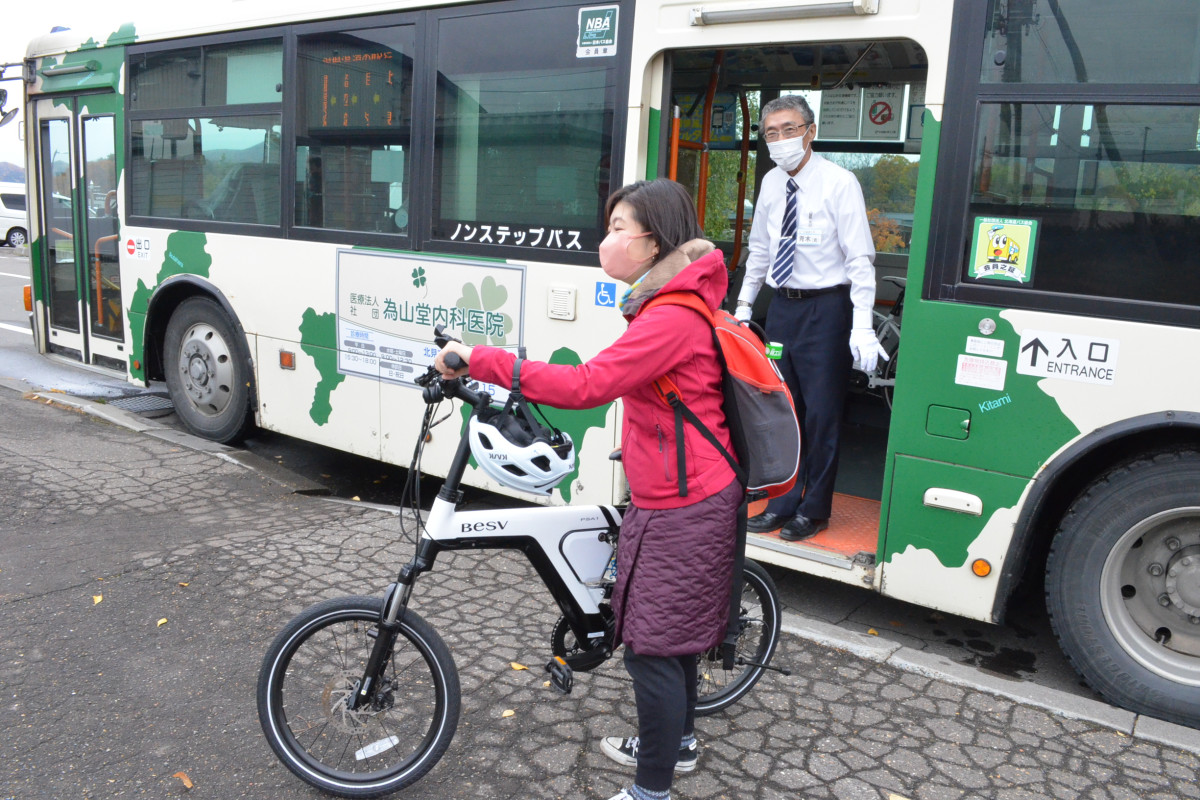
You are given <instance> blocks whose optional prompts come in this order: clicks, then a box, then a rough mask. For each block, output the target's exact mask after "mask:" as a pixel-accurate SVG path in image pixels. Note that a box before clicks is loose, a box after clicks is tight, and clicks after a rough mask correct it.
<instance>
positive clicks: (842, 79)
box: [661, 39, 928, 552]
mask: <svg viewBox="0 0 1200 800" xmlns="http://www.w3.org/2000/svg"><path fill="white" fill-rule="evenodd" d="M666 63H667V69H668V71H669V74H668V76H667V92H668V94H667V97H668V109H667V110H665V111H664V114H663V117H664V120H663V125H664V130H663V135H662V137H661V141H664V142H667V144H666V145H664V153H663V155H664V156H665V157H666V159H667V163H668V169H664V170H663V172H664V173H668V174H669V168H670V167H671V164H670V162H671V160H672V153H673V152H675V153H677V155H675V156H674V159H675V161H676V163H675V164H674V170H675V175H676V179H677V180H679V181H680V182H681V183H683V184H684V185H685V186H688V187H689V188H690V189H691V191H692V193H693V196H695V197H696V198H697V201H698V204H699V203H700V200H701V196H703V208H702V210H701V215H702V217H703V221H704V229H705V234H706V235H707V236H708V237H709V238H710V239H712V240H713V241H714V242H715V243H716V244H717V245H718V247H720V248H721V249H722V250H723V251H724V252H725V254H726V257H727V258H732V257H733V254H734V253H735V252H736V253H737V254H738V255H737V262H738V263H737V264H736V269H734V270H733V272H732V273H731V275H730V297H735V296H736V293H737V291H738V289H739V287H740V285H741V278H742V274H743V272H744V265H745V260H746V256H747V252H748V251H747V241H748V237H749V232H750V228H751V226H752V225H753V209H754V205H755V202H756V200H757V193H758V187H759V185H760V184H761V182H762V179H763V177H764V176H765V175H766V173H767V172H768V171H769V170H770V169H771V168H772V167H773V164H772V163H771V161H770V159H769V157H768V156H767V152H766V145H765V144H764V143H762V142H760V141H759V139H758V135H757V124H758V114H759V109H760V108H761V107H762V105H763V104H764V103H766V102H768V101H770V100H772V99H774V98H775V97H778V96H779V95H781V94H802V95H803V96H805V98H806V99H807V100H808V102H809V104H810V105H811V106H812V108H813V111H814V113H815V114H816V121H817V138H816V141H815V143H814V145H813V149H814V150H815V151H817V152H820V153H821V154H822V155H823V156H824V157H825V158H828V159H830V160H831V161H834V162H835V163H837V164H839V165H841V166H843V167H846V168H847V169H850V170H851V171H852V172H854V173H855V175H856V176H857V177H858V179H859V183H860V184H861V185H862V188H863V193H864V200H865V202H866V206H867V210H868V215H869V219H870V221H871V227H872V235H873V238H874V240H875V245H876V252H877V255H876V260H875V266H876V273H877V287H876V298H877V305H876V311H877V312H878V315H877V317H876V319H877V320H879V319H881V318H883V317H886V316H887V315H888V314H889V311H890V310H891V309H892V306H893V303H894V302H895V301H896V299H897V296H898V293H899V291H900V288H899V284H898V283H897V282H895V281H891V280H887V279H886V278H888V277H894V278H901V279H902V278H904V277H905V276H906V274H907V271H908V249H909V240H910V237H911V234H912V220H913V204H914V202H915V197H916V180H917V171H918V168H919V150H920V145H921V142H920V124H919V123H920V116H919V115H920V107H921V106H922V105H923V103H924V93H925V81H926V75H927V72H928V59H927V57H926V54H925V51H924V49H923V48H922V47H921V46H920V45H919V44H917V43H916V42H914V41H911V40H907V39H901V40H890V41H853V42H807V43H806V42H800V43H792V44H764V45H758V46H738V47H730V48H724V49H721V50H713V49H707V50H680V51H674V52H672V53H670V54H669V56H668V58H667V62H666ZM888 90H890V91H892V92H893V95H892V96H894V97H897V98H898V99H899V102H898V103H894V104H893V105H898V106H899V107H898V108H895V109H894V111H893V112H892V113H894V114H895V115H896V116H897V117H899V118H898V119H895V120H894V121H893V122H892V124H891V125H889V126H879V127H874V128H872V127H870V122H869V120H870V119H871V118H870V117H869V115H868V112H869V110H870V109H869V108H868V107H867V104H868V103H872V102H873V99H874V98H875V97H876V96H884V95H883V92H886V91H888ZM710 93H711V96H712V100H711V109H710V110H709V111H708V114H709V115H710V117H709V119H710V123H709V135H708V137H707V141H706V142H702V141H701V140H702V137H701V129H702V127H703V123H704V119H705V111H706V108H705V106H706V98H707V96H708V95H709V94H710ZM742 95H744V96H745V110H744V111H743V103H742V99H743V98H742ZM671 107H674V108H677V109H678V114H679V116H680V119H681V122H680V134H679V139H680V144H679V146H678V148H677V149H674V148H672V146H671V144H670V140H671V116H672V113H671V110H672V109H671ZM822 112H824V119H822ZM914 114H915V115H916V117H915V119H911V120H910V117H911V116H913V115H914ZM744 117H748V121H749V124H750V126H751V128H750V135H749V136H748V137H746V138H747V143H746V147H747V150H748V152H747V154H746V156H747V157H746V165H747V166H746V176H745V180H746V186H745V189H744V201H743V203H742V204H741V217H742V219H741V225H742V230H741V235H740V236H738V223H739V220H738V217H739V214H738V211H739V209H738V202H737V201H738V196H739V192H738V185H737V184H738V177H739V173H740V171H741V163H742V152H741V150H742V146H743V126H744V125H745V119H744ZM885 127H886V130H885ZM702 148H703V149H702ZM705 151H706V152H707V162H708V163H707V164H706V165H705V172H706V173H707V183H706V186H705V187H704V192H703V193H702V192H701V191H700V185H699V183H700V175H701V169H702V168H701V154H702V152H705ZM766 295H768V293H766V292H760V301H759V302H758V303H756V304H755V312H754V316H755V318H756V319H760V320H761V319H762V318H764V317H765V305H766V304H765V302H763V301H764V300H765V299H766V297H765V296H766ZM897 322H898V320H897ZM864 377H865V376H863V375H862V374H861V373H859V374H858V375H857V376H856V378H857V379H858V380H857V381H856V382H855V383H854V384H852V390H851V391H850V392H849V393H848V394H847V401H846V413H845V420H844V423H843V432H842V439H841V455H840V466H839V470H838V479H837V491H838V494H839V495H841V496H842V498H841V499H842V500H843V502H845V503H848V504H849V505H854V503H852V502H850V501H861V500H863V499H865V500H868V501H871V506H873V509H874V514H873V516H872V515H871V507H870V506H869V507H867V509H866V511H867V516H868V517H871V519H870V521H869V523H866V524H864V527H867V528H869V530H870V536H871V537H873V536H874V534H875V532H876V531H877V525H878V506H877V502H878V500H879V499H880V496H881V492H882V484H883V471H884V461H885V455H886V449H887V436H888V427H889V423H890V417H891V414H890V404H889V403H888V402H887V399H886V398H885V397H884V394H883V390H880V389H878V388H876V389H869V388H867V389H864V388H863V387H862V386H861V384H862V378H864ZM835 502H836V501H835ZM839 515H840V513H839V512H838V511H837V510H836V508H835V517H837V516H839ZM838 527H839V526H838V525H837V524H836V519H835V522H834V525H833V527H831V529H830V530H829V531H827V532H826V534H834V535H836V534H837V531H838ZM826 534H822V538H824V537H825V535H826ZM865 540H866V537H865V536H864V537H863V541H865ZM871 541H872V544H871V546H870V547H869V548H868V549H869V550H870V551H872V552H873V551H874V544H873V538H872V539H871Z"/></svg>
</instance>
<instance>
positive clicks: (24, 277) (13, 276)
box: [0, 272, 29, 281]
mask: <svg viewBox="0 0 1200 800" xmlns="http://www.w3.org/2000/svg"><path fill="white" fill-rule="evenodd" d="M0 275H3V276H4V277H5V278H20V279H21V280H24V281H27V280H29V276H28V275H17V274H15V273H12V272H0Z"/></svg>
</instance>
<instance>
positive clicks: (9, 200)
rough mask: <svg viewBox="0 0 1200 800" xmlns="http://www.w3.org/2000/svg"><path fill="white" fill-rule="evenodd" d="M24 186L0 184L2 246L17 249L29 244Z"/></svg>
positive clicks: (21, 184) (20, 184)
mask: <svg viewBox="0 0 1200 800" xmlns="http://www.w3.org/2000/svg"><path fill="white" fill-rule="evenodd" d="M27 208H28V203H27V202H26V201H25V184H23V183H0V232H2V233H3V234H4V244H7V245H9V246H10V247H19V246H20V245H23V244H28V243H29V212H28V211H27Z"/></svg>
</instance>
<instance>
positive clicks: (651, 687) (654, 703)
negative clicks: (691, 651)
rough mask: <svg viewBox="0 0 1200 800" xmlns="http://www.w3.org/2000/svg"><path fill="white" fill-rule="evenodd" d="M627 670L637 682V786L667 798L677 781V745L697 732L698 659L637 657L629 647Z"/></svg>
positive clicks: (692, 656) (634, 687)
mask: <svg viewBox="0 0 1200 800" xmlns="http://www.w3.org/2000/svg"><path fill="white" fill-rule="evenodd" d="M625 669H626V671H628V672H629V675H630V677H632V678H633V699H634V702H635V703H636V705H637V715H638V739H639V743H638V754H637V776H636V777H635V778H634V783H636V784H637V785H638V786H640V787H642V788H643V789H649V790H650V791H652V792H665V791H667V790H669V789H670V788H671V779H672V778H673V777H675V762H676V761H677V760H678V759H679V743H680V741H682V739H683V737H684V736H687V735H689V734H691V733H692V732H693V731H694V730H695V724H696V695H697V688H698V687H697V674H696V672H697V670H696V656H694V655H691V656H639V655H637V654H636V653H634V652H633V650H632V649H631V648H629V646H626V647H625Z"/></svg>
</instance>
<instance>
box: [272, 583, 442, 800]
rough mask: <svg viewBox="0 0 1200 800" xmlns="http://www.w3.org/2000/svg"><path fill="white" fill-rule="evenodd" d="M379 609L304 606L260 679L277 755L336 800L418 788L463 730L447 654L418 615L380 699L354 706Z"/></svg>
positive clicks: (409, 620)
mask: <svg viewBox="0 0 1200 800" xmlns="http://www.w3.org/2000/svg"><path fill="white" fill-rule="evenodd" d="M382 602H383V601H382V600H381V599H380V598H372V597H341V598H337V599H334V600H327V601H325V602H322V603H318V604H317V605H314V606H312V607H310V608H308V609H306V610H305V611H303V612H301V613H300V614H299V615H298V616H297V617H296V618H295V619H293V620H292V621H291V622H289V623H288V625H287V626H286V627H285V628H284V629H283V630H282V631H281V632H280V633H279V635H278V636H277V637H275V641H274V642H272V644H271V646H270V648H269V649H268V650H267V654H266V656H265V657H264V658H263V662H262V669H261V670H260V672H259V679H258V696H257V698H258V716H259V722H260V723H261V725H262V729H263V733H264V734H265V735H266V737H267V742H268V743H269V744H270V745H271V749H272V750H274V751H275V754H276V756H278V757H279V760H280V761H282V762H283V764H284V766H286V767H287V768H288V769H289V770H291V771H292V772H293V773H294V774H295V775H296V776H297V777H299V778H300V779H301V780H303V781H304V782H305V783H308V784H310V785H311V786H315V787H316V788H318V789H320V790H322V791H324V792H328V793H330V794H333V795H337V796H338V797H354V798H367V797H379V796H382V795H385V794H390V793H391V792H395V791H397V790H398V789H402V788H404V787H405V786H408V785H410V784H412V783H414V782H415V781H417V780H419V779H420V778H421V777H422V776H423V775H425V773H427V772H429V770H431V769H432V768H433V767H434V765H436V764H437V762H438V760H439V759H440V758H441V757H442V755H443V754H444V753H445V752H446V748H448V747H449V746H450V740H451V739H453V738H454V732H455V729H456V728H457V726H458V716H459V710H460V707H461V690H460V688H459V682H458V670H457V668H456V666H455V664H454V660H453V658H452V657H451V655H450V650H449V649H448V648H447V647H446V644H445V642H443V641H442V639H441V637H440V636H438V634H437V632H435V631H434V630H433V628H432V627H430V625H429V623H427V622H426V621H425V620H423V619H421V617H420V616H418V615H417V614H416V613H415V612H413V611H411V610H409V611H406V612H405V613H404V614H403V615H402V616H401V618H400V620H399V630H398V631H397V633H396V642H395V646H394V647H393V651H392V653H391V655H390V657H389V658H388V661H387V663H386V665H385V668H384V676H383V677H382V678H381V681H380V684H381V688H380V689H378V690H377V692H376V695H375V700H374V701H373V702H372V704H371V706H370V707H369V708H365V709H362V710H359V711H353V710H350V709H349V708H348V706H347V702H346V701H347V699H348V698H350V697H352V696H353V694H354V691H355V689H356V688H357V686H358V682H359V681H360V680H361V678H362V673H363V668H364V666H365V664H366V661H367V657H368V655H369V654H370V652H371V648H372V646H373V645H374V642H375V640H374V638H373V635H374V634H375V633H377V628H378V623H379V615H380V609H381V607H382ZM377 685H379V684H377Z"/></svg>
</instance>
